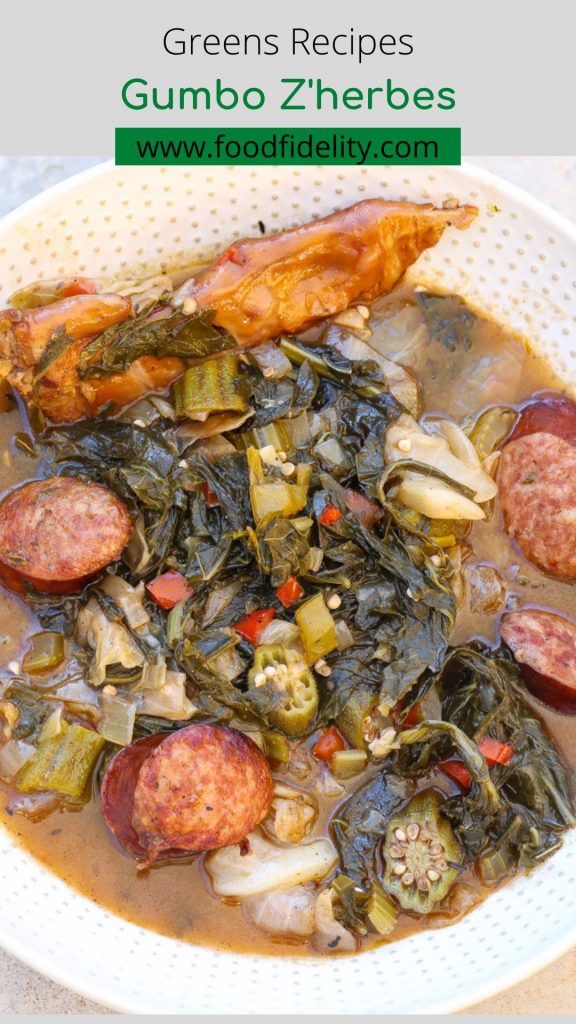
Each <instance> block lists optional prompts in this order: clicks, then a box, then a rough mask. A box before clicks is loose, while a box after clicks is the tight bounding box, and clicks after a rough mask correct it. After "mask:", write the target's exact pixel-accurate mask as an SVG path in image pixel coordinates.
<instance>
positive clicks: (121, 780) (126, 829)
mask: <svg viewBox="0 0 576 1024" xmlns="http://www.w3.org/2000/svg"><path fill="white" fill-rule="evenodd" d="M163 739H165V734H164V733H157V734H156V735H155V736H144V737H143V738H142V739H141V740H136V742H135V743H131V744H130V746H128V747H124V748H123V749H122V750H120V751H119V753H118V754H116V755H115V756H114V757H113V758H112V760H111V761H110V762H109V764H108V765H107V767H106V772H105V774H104V778H103V780H102V788H101V790H100V800H101V803H102V814H103V815H104V821H105V822H106V824H107V825H108V828H109V829H110V831H111V832H112V835H113V836H114V837H115V838H116V839H117V840H118V842H119V843H120V846H122V847H123V849H124V850H126V852H127V853H130V854H131V855H132V856H133V857H137V858H139V859H141V860H144V858H145V857H146V850H144V848H143V847H142V846H141V845H140V842H139V840H138V833H137V832H136V830H135V829H134V826H133V825H132V813H133V810H134V789H135V786H136V782H137V781H138V775H139V774H140V769H141V767H142V765H143V764H144V761H145V760H146V758H147V757H148V756H149V755H150V754H151V753H152V751H153V750H154V748H155V747H157V746H158V744H159V743H161V742H162V740H163Z"/></svg>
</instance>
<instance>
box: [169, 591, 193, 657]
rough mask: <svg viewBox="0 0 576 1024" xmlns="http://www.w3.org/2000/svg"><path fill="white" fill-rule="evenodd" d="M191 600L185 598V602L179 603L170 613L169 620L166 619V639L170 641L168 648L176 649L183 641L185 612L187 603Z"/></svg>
mask: <svg viewBox="0 0 576 1024" xmlns="http://www.w3.org/2000/svg"><path fill="white" fill-rule="evenodd" d="M188 600H189V598H187V597H186V598H185V599H184V600H183V601H179V602H178V604H175V605H174V607H173V608H171V609H170V611H169V612H168V618H167V619H166V639H167V641H168V647H175V646H176V644H177V643H178V641H179V640H181V639H182V625H183V622H184V611H185V609H186V601H188Z"/></svg>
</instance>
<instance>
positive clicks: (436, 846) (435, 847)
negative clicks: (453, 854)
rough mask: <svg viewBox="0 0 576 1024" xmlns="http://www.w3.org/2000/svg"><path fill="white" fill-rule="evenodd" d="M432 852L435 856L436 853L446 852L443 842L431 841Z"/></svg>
mask: <svg viewBox="0 0 576 1024" xmlns="http://www.w3.org/2000/svg"><path fill="white" fill-rule="evenodd" d="M430 853H431V855H432V856H433V857H434V856H435V855H436V854H439V853H444V847H443V845H442V843H430Z"/></svg>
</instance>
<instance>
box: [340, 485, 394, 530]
mask: <svg viewBox="0 0 576 1024" xmlns="http://www.w3.org/2000/svg"><path fill="white" fill-rule="evenodd" d="M344 504H345V505H346V508H348V509H350V511H351V512H353V513H354V515H355V516H357V517H358V519H359V520H360V522H361V523H362V526H365V527H367V529H369V530H370V529H372V527H373V526H375V525H376V523H377V522H379V520H380V519H382V516H383V515H384V510H383V509H381V508H380V506H379V505H377V504H376V502H375V501H370V498H366V497H365V495H364V494H360V492H359V491H353V490H352V489H351V488H348V490H346V491H344Z"/></svg>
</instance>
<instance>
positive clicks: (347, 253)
mask: <svg viewBox="0 0 576 1024" xmlns="http://www.w3.org/2000/svg"><path fill="white" fill-rule="evenodd" d="M477 212H478V211H477V210H476V208H475V207H473V206H458V207H455V208H454V209H450V210H448V209H446V210H444V209H437V208H436V207H434V206H431V205H429V204H427V205H419V204H416V203H393V202H392V203H389V202H386V201H385V200H384V199H366V200H365V201H364V202H361V203H356V205H355V206H351V207H349V208H348V209H346V210H341V211H339V212H338V213H333V214H331V215H330V216H329V217H323V218H322V219H321V220H317V221H313V222H312V223H310V224H304V225H303V226H302V227H298V228H292V230H290V231H283V232H280V234H277V235H271V236H270V237H269V238H245V239H242V240H240V241H239V242H235V243H234V245H232V246H231V247H230V248H229V249H226V251H225V252H223V253H222V255H221V256H220V257H219V259H217V260H216V262H215V263H214V264H213V265H212V266H211V267H209V268H208V270H206V271H204V273H202V274H200V275H199V276H198V277H197V278H195V279H193V280H191V281H189V282H188V283H187V284H185V285H184V286H183V288H182V289H181V292H180V297H182V296H186V297H188V298H195V299H196V301H197V302H198V304H199V305H200V306H203V307H205V308H210V309H215V310H216V317H215V320H214V323H216V324H217V325H219V326H220V327H224V328H226V330H228V331H230V333H231V334H233V335H234V337H235V338H236V339H237V341H238V342H239V343H240V344H242V345H254V344H257V343H258V342H260V341H266V340H267V339H269V338H276V337H278V335H279V334H282V333H287V334H293V333H294V332H295V331H301V330H303V329H305V328H306V327H309V326H310V324H312V323H314V322H315V321H316V320H319V319H322V318H323V317H327V316H333V315H334V314H335V313H339V312H341V311H342V310H344V309H347V307H348V306H349V305H350V304H351V303H353V302H357V301H362V302H370V301H371V300H373V299H375V298H377V297H378V296H379V295H383V294H384V293H385V292H389V291H391V289H392V288H393V287H394V285H395V284H397V283H398V281H399V280H400V278H401V277H402V275H403V274H404V272H405V271H406V270H407V269H408V267H409V266H411V265H412V263H414V261H415V260H416V259H418V256H420V254H421V253H422V252H424V250H425V249H429V248H430V247H431V246H433V245H436V243H437V242H438V240H439V239H440V237H441V235H442V233H443V232H444V230H445V228H447V227H448V226H450V225H453V226H454V227H457V228H467V227H468V226H469V225H470V224H471V223H472V221H473V219H474V217H475V216H476V214H477Z"/></svg>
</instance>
